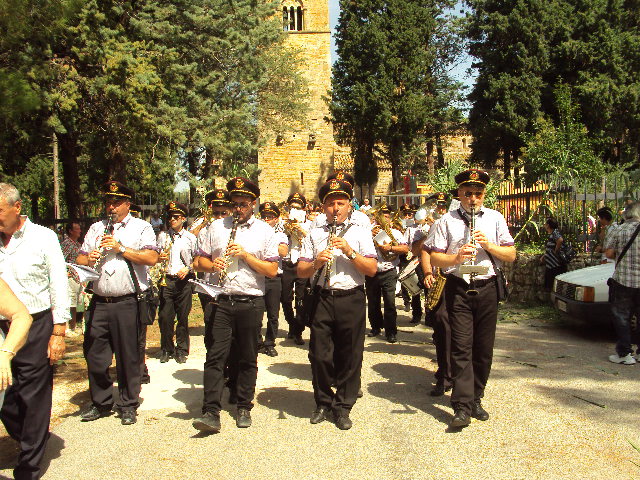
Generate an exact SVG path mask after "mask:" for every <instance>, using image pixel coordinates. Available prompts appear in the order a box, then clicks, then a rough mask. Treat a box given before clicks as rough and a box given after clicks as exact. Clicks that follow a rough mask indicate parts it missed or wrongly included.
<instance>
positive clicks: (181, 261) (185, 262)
mask: <svg viewBox="0 0 640 480" xmlns="http://www.w3.org/2000/svg"><path fill="white" fill-rule="evenodd" d="M171 234H173V244H171V242H172V240H171V238H172V237H171ZM197 243H198V239H197V238H196V236H195V235H194V234H193V233H191V232H188V231H187V230H185V229H184V228H183V229H182V230H180V231H179V232H174V231H173V230H170V231H166V232H160V234H159V235H158V249H159V250H160V251H162V250H164V249H165V248H166V247H167V246H168V245H171V250H170V252H171V253H170V255H169V263H168V265H167V272H166V273H168V274H169V275H177V274H178V272H179V271H180V270H182V269H183V268H184V267H188V266H190V265H191V264H192V263H193V257H194V256H195V254H196V249H197Z"/></svg>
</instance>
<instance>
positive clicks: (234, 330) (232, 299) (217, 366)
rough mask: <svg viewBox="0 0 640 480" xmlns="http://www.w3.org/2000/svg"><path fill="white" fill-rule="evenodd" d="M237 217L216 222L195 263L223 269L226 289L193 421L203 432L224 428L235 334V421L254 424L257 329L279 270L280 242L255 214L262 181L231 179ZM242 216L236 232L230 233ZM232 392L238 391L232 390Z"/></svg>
mask: <svg viewBox="0 0 640 480" xmlns="http://www.w3.org/2000/svg"><path fill="white" fill-rule="evenodd" d="M227 190H228V191H229V195H230V196H231V206H232V208H233V212H234V217H227V218H224V219H223V220H220V221H215V222H213V223H212V225H211V227H210V228H209V229H208V230H207V233H206V235H205V237H204V239H203V241H202V243H201V244H200V245H199V249H198V254H197V257H196V260H195V268H196V270H198V271H203V272H222V273H224V275H223V277H222V278H223V279H222V282H221V284H222V288H223V293H222V294H221V295H219V296H218V306H217V308H216V311H215V317H214V318H213V320H212V321H211V331H212V340H211V345H210V346H209V347H208V348H207V355H206V360H205V363H204V402H203V406H202V416H201V417H199V418H196V419H195V420H194V421H193V426H194V428H196V429H198V430H201V431H203V432H212V433H213V432H218V431H220V427H221V425H220V410H221V409H222V391H223V388H224V365H225V361H226V359H227V357H228V355H229V350H230V347H231V342H232V339H233V340H235V344H236V347H237V354H236V356H237V367H238V373H237V376H236V379H237V380H236V382H235V385H230V389H234V390H235V393H236V395H237V405H238V410H237V415H236V426H238V427H239V428H246V427H249V426H251V408H252V407H253V397H254V393H255V388H256V378H257V374H258V363H257V357H258V336H257V330H258V328H259V326H260V322H261V321H262V315H263V313H264V309H265V305H264V293H265V277H269V278H273V277H275V276H276V275H277V272H278V258H279V256H278V244H277V241H276V236H275V232H274V230H273V228H271V227H270V226H269V225H267V224H266V223H265V222H263V221H262V220H259V219H257V218H255V217H254V215H253V212H254V209H255V206H256V200H257V198H258V196H259V195H260V189H259V188H258V185H256V184H255V183H253V182H251V181H250V180H248V179H246V178H242V177H236V178H232V179H231V180H229V182H228V183H227ZM236 220H237V222H238V223H237V229H236V230H235V237H234V238H231V233H232V229H233V224H234V222H235V221H236ZM232 393H233V392H232Z"/></svg>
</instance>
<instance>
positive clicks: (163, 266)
mask: <svg viewBox="0 0 640 480" xmlns="http://www.w3.org/2000/svg"><path fill="white" fill-rule="evenodd" d="M172 246H173V237H170V238H169V241H168V242H166V243H165V245H164V248H163V249H162V253H164V254H165V255H166V256H167V258H165V259H164V260H163V261H162V262H161V263H160V280H159V281H158V287H166V286H167V267H169V263H170V262H171V247H172Z"/></svg>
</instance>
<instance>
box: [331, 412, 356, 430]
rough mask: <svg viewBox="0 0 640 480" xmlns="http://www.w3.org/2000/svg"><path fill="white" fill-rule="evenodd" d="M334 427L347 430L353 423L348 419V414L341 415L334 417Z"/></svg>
mask: <svg viewBox="0 0 640 480" xmlns="http://www.w3.org/2000/svg"><path fill="white" fill-rule="evenodd" d="M335 421H336V427H338V428H339V429H340V430H349V429H350V428H351V427H352V426H353V422H352V421H351V419H350V418H349V414H348V413H342V414H340V415H336V417H335Z"/></svg>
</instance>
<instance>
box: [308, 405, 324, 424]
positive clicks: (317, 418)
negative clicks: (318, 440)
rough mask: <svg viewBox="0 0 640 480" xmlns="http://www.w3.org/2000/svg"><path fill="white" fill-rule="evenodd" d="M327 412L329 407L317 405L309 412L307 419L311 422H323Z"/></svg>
mask: <svg viewBox="0 0 640 480" xmlns="http://www.w3.org/2000/svg"><path fill="white" fill-rule="evenodd" d="M328 413H329V409H328V408H327V407H318V408H316V409H315V411H314V412H313V413H312V414H311V419H310V420H309V421H310V422H311V423H312V424H314V425H315V424H316V423H320V422H323V421H325V420H326V419H327V415H328Z"/></svg>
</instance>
